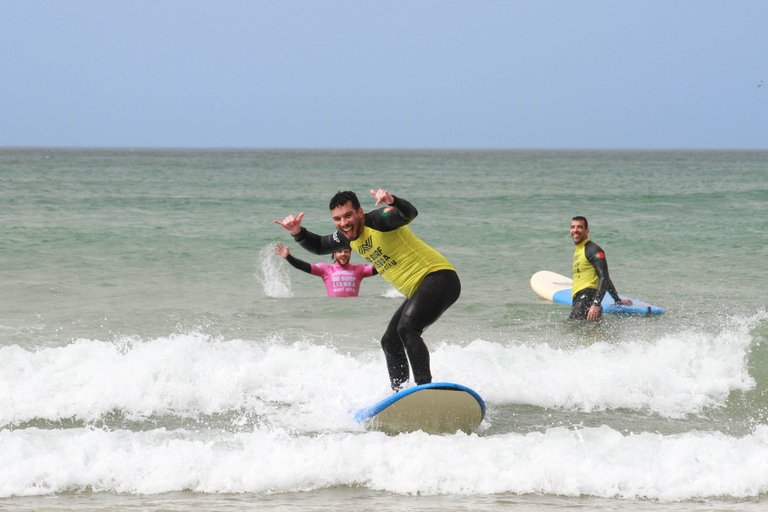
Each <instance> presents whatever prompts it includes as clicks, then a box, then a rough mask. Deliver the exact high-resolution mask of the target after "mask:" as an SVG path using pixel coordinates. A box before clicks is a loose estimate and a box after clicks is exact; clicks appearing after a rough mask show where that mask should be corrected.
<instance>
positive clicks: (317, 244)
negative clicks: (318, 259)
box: [293, 227, 349, 254]
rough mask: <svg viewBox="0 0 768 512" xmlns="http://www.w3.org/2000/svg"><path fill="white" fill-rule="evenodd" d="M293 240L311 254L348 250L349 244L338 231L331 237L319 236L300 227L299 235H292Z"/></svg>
mask: <svg viewBox="0 0 768 512" xmlns="http://www.w3.org/2000/svg"><path fill="white" fill-rule="evenodd" d="M293 239H294V240H295V241H296V242H297V243H298V244H299V245H300V246H302V247H303V248H304V249H305V250H307V251H309V252H311V253H312V254H331V253H334V252H337V251H341V250H342V249H349V242H348V241H347V239H346V238H344V236H343V235H342V234H341V233H339V232H338V231H336V232H335V233H333V234H332V235H323V236H320V235H318V234H315V233H312V232H311V231H307V228H304V227H302V228H301V231H299V234H298V235H294V237H293Z"/></svg>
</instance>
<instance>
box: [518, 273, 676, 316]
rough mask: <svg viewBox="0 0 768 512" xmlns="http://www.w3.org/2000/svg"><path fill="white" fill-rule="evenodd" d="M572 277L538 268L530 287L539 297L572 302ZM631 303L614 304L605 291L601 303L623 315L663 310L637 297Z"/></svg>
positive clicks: (659, 312)
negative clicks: (629, 304)
mask: <svg viewBox="0 0 768 512" xmlns="http://www.w3.org/2000/svg"><path fill="white" fill-rule="evenodd" d="M572 286H573V279H571V278H570V277H566V276H563V275H560V274H556V273H555V272H550V271H549V270H540V271H539V272H536V273H535V274H533V276H532V277H531V288H533V291H534V292H536V293H537V294H538V295H539V296H540V297H543V298H545V299H547V300H551V301H553V302H557V303H559V304H569V305H571V304H573V299H572V297H571V288H572ZM619 297H621V298H622V299H627V298H629V297H625V296H624V295H619ZM631 300H632V305H631V306H625V305H622V304H616V303H615V302H614V301H613V297H611V296H610V294H608V293H606V294H605V297H603V301H602V305H603V312H604V313H613V314H624V315H660V314H662V313H664V310H663V309H662V308H660V307H658V306H654V305H653V304H648V303H647V302H643V301H641V300H638V299H631Z"/></svg>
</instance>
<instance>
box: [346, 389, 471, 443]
mask: <svg viewBox="0 0 768 512" xmlns="http://www.w3.org/2000/svg"><path fill="white" fill-rule="evenodd" d="M484 417H485V402H484V401H483V399H482V398H480V395H478V394H477V393H476V392H474V391H472V390H471V389H469V388H468V387H466V386H462V385H461V384H453V383H450V382H433V383H430V384H422V385H420V386H414V387H412V388H408V389H404V390H402V391H400V392H398V393H395V394H394V395H392V396H390V397H387V398H385V399H384V400H382V401H381V402H378V403H377V404H375V405H372V406H371V407H367V408H365V409H361V410H359V411H357V413H355V421H357V422H358V423H364V424H365V426H366V428H369V429H371V430H379V431H382V432H387V433H391V434H398V433H402V432H414V431H417V430H421V431H424V432H426V433H428V434H455V433H456V432H458V431H459V430H461V431H463V432H466V433H468V434H469V433H471V432H473V431H474V430H475V429H476V428H477V427H478V426H479V425H480V423H481V422H482V421H483V418H484Z"/></svg>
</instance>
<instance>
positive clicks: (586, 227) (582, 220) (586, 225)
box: [571, 215, 589, 229]
mask: <svg viewBox="0 0 768 512" xmlns="http://www.w3.org/2000/svg"><path fill="white" fill-rule="evenodd" d="M571 220H572V221H574V220H580V221H581V222H583V223H584V229H589V222H587V218H586V217H582V216H581V215H577V216H575V217H574V218H572V219H571Z"/></svg>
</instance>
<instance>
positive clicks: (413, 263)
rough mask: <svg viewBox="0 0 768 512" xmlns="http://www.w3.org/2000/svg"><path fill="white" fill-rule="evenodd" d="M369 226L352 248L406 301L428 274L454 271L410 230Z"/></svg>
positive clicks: (438, 254)
mask: <svg viewBox="0 0 768 512" xmlns="http://www.w3.org/2000/svg"><path fill="white" fill-rule="evenodd" d="M390 209H391V208H390ZM384 210H387V208H385V209H384ZM368 215H370V213H368V214H366V216H368ZM367 224H368V223H366V226H365V227H364V228H363V231H362V232H361V234H360V236H359V237H358V238H357V240H353V241H351V242H350V246H351V247H352V248H353V249H354V250H355V251H357V252H358V253H359V254H360V255H361V256H362V257H363V258H365V259H366V260H367V261H368V262H369V263H371V264H372V265H373V266H374V267H376V270H378V271H379V274H381V276H382V277H383V278H384V279H386V280H387V281H389V282H390V283H391V284H392V285H393V286H394V287H395V288H397V290H398V291H399V292H400V293H402V294H403V295H405V296H406V297H410V296H411V295H412V294H413V292H414V291H415V290H416V288H418V287H419V284H421V281H422V279H424V276H426V275H427V274H429V273H432V272H435V271H437V270H454V268H453V266H452V265H451V264H450V263H449V262H448V260H447V259H446V258H445V257H444V256H443V255H442V254H440V253H439V252H437V251H436V250H434V249H433V248H431V247H430V246H428V245H427V244H425V243H424V242H422V241H421V240H420V239H419V238H418V237H416V235H414V234H413V232H412V231H411V230H410V229H409V228H408V227H406V226H401V227H399V228H397V229H395V230H393V231H380V230H378V229H375V228H373V227H371V226H368V225H367Z"/></svg>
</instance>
